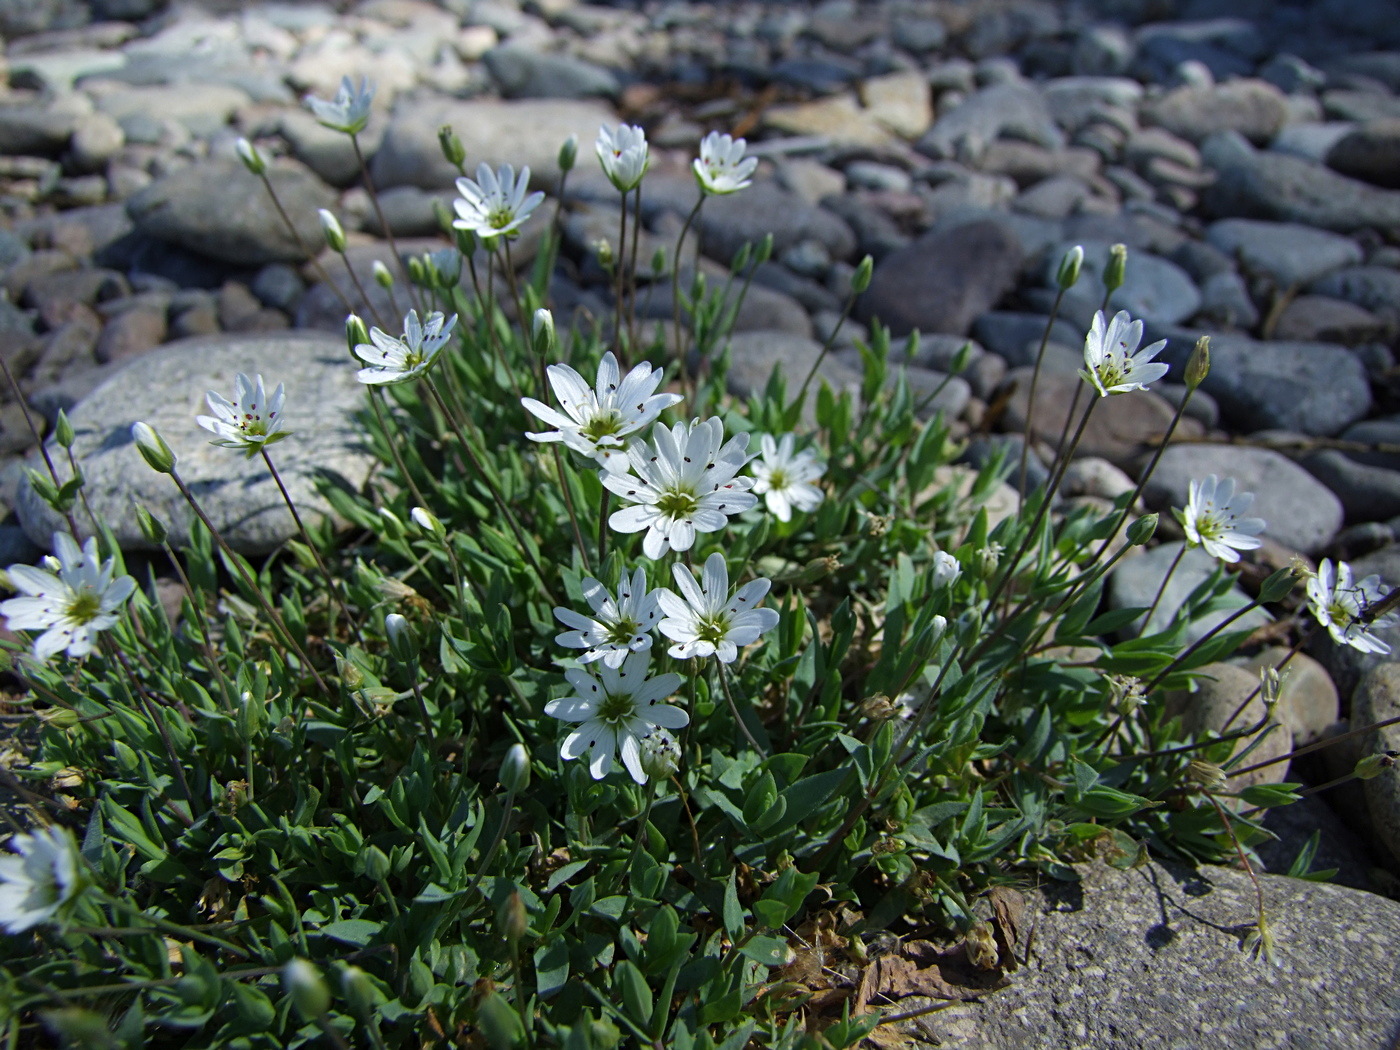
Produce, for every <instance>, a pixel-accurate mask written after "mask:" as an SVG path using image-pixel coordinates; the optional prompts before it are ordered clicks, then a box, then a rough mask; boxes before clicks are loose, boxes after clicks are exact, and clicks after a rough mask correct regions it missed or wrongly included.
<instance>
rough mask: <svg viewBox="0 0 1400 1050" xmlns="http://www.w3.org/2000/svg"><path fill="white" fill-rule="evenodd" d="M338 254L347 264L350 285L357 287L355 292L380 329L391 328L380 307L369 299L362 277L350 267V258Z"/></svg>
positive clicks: (352, 311)
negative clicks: (361, 281) (361, 280)
mask: <svg viewBox="0 0 1400 1050" xmlns="http://www.w3.org/2000/svg"><path fill="white" fill-rule="evenodd" d="M337 254H338V255H339V256H340V261H341V262H342V263H344V264H345V272H346V273H348V274H349V275H350V283H351V284H353V285H354V286H355V291H356V292H358V293H359V296H360V298H361V299H362V300H364V304H365V307H366V308H367V309H368V310H369V311H370V312H371V313H372V314H374V320H375V323H376V324H378V325H379V327H380V328H386V329H387V328H389V327H390V326H389V324H388V323H387V322H386V321H385V320H384V315H383V314H381V313H380V312H379V307H378V306H376V305H375V304H374V300H373V299H371V298H370V297H369V292H367V291H365V286H364V285H363V284H361V283H360V275H359V274H357V273H356V272H355V267H353V266H351V265H350V257H349V256H348V255H346V254H345V253H344V252H338V253H337ZM350 312H351V313H354V312H355V311H354V310H351V311H350Z"/></svg>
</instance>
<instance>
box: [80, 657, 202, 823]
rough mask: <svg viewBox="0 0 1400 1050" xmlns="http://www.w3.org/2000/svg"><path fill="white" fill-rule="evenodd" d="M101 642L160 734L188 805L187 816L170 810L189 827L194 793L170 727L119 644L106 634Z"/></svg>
mask: <svg viewBox="0 0 1400 1050" xmlns="http://www.w3.org/2000/svg"><path fill="white" fill-rule="evenodd" d="M102 644H103V648H104V649H105V650H106V652H107V655H108V656H109V657H114V658H115V659H116V661H117V662H118V663H120V664H121V665H122V669H123V670H125V671H126V677H127V679H128V680H129V682H128V683H124V684H129V685H130V687H131V688H130V692H129V693H128V695H131V693H135V697H136V699H139V700H140V702H141V706H142V707H144V708H145V709H146V717H147V718H149V719H150V720H151V725H152V726H153V727H154V728H155V730H156V732H157V733H158V734H160V739H161V743H162V744H163V745H164V746H165V757H166V760H167V761H168V762H169V763H170V771H171V773H173V774H174V776H175V781H176V783H178V784H179V785H180V793H181V794H182V795H184V796H185V805H186V806H187V807H189V816H188V817H186V816H184V815H183V814H181V813H180V811H179V810H177V809H175V808H174V807H171V812H172V813H174V814H175V815H176V816H177V817H179V818H180V820H181V822H182V823H183V824H184V825H185V827H190V826H191V825H192V824H193V823H194V817H195V811H194V793H193V792H192V791H190V784H189V781H188V780H186V779H185V768H184V766H183V765H181V763H180V759H179V757H178V756H177V755H176V754H175V741H173V740H172V739H171V738H170V727H169V726H167V725H166V724H165V719H163V718H161V716H160V711H159V710H158V709H157V708H156V706H155V704H154V703H153V702H152V700H151V697H150V695H149V694H148V693H147V692H146V690H145V688H144V687H143V686H142V685H141V682H140V680H139V679H138V678H137V677H136V672H135V671H133V670H132V668H131V664H130V663H129V662H127V659H126V654H125V653H123V652H122V650H121V646H119V645H117V644H116V643H115V642H113V641H112V640H111V639H110V638H109V637H106V636H104V637H103V639H102Z"/></svg>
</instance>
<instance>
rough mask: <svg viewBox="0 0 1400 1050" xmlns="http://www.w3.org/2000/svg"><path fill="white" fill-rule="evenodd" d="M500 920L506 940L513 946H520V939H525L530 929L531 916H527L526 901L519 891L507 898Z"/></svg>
mask: <svg viewBox="0 0 1400 1050" xmlns="http://www.w3.org/2000/svg"><path fill="white" fill-rule="evenodd" d="M500 919H501V932H502V933H504V934H505V935H506V940H507V941H509V942H510V943H511V944H519V943H520V938H522V937H524V936H525V931H526V930H528V929H529V928H530V920H529V916H528V915H526V914H525V901H524V900H523V899H522V898H521V896H520V891H519V890H516V891H515V892H514V893H512V894H511V895H510V896H509V897H507V898H506V901H505V906H504V907H503V908H502V909H501V915H500Z"/></svg>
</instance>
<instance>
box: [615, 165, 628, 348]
mask: <svg viewBox="0 0 1400 1050" xmlns="http://www.w3.org/2000/svg"><path fill="white" fill-rule="evenodd" d="M626 261H627V194H626V193H624V194H623V195H622V214H621V216H620V217H619V219H618V222H617V251H616V252H615V253H614V254H613V267H614V270H613V284H614V286H615V299H616V302H615V304H614V315H613V350H614V352H615V353H616V354H617V360H618V364H619V365H621V366H622V368H623V369H624V370H625V369H626V368H627V354H626V353H624V352H623V349H622V323H623V320H624V319H625V318H626V316H627V293H626V291H625V290H624V285H623V271H624V270H626V269H627V267H626V266H625V265H624V263H626Z"/></svg>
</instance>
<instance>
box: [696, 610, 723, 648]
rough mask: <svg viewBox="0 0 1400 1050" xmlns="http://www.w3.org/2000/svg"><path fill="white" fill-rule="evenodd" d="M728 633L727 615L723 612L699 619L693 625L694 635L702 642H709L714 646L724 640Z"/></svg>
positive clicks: (717, 645)
mask: <svg viewBox="0 0 1400 1050" xmlns="http://www.w3.org/2000/svg"><path fill="white" fill-rule="evenodd" d="M728 634H729V617H728V616H726V615H725V614H724V613H720V614H718V615H717V616H711V617H709V618H708V619H703V620H700V621H699V622H698V623H697V624H696V625H695V637H697V638H699V639H700V641H702V642H709V643H710V644H711V645H713V646H715V647H716V648H718V647H719V643H720V642H722V641H724V639H725V637H726V636H727V635H728Z"/></svg>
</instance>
